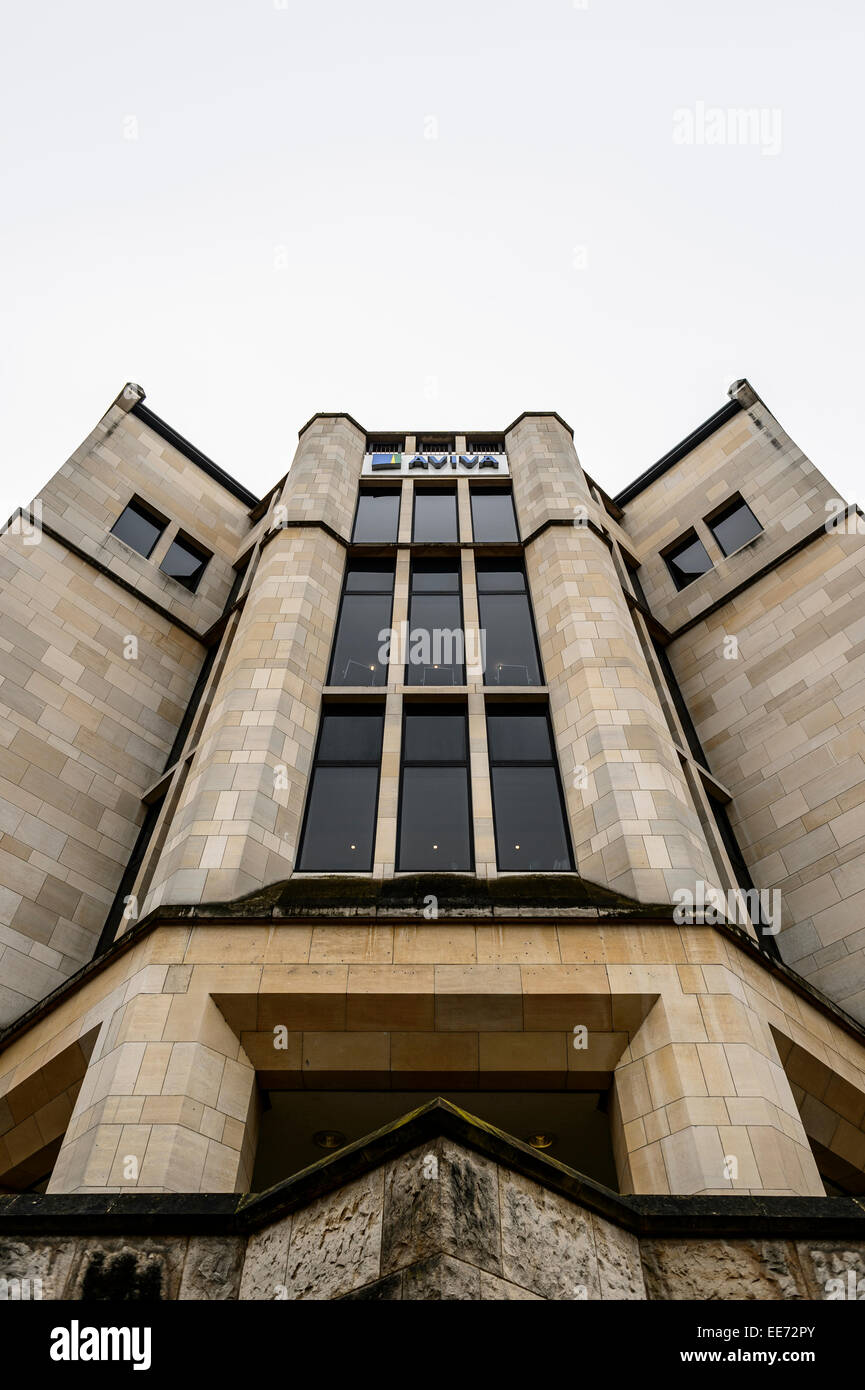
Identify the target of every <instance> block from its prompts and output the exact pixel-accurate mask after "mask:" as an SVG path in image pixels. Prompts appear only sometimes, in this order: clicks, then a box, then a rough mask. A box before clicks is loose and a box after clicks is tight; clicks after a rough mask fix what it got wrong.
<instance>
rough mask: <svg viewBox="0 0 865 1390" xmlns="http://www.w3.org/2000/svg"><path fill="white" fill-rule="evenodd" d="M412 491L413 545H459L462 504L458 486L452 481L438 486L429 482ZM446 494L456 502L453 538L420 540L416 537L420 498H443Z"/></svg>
mask: <svg viewBox="0 0 865 1390" xmlns="http://www.w3.org/2000/svg"><path fill="white" fill-rule="evenodd" d="M412 491H413V496H412V500H411V543H412V545H459V540H460V502H459V492H458V490H457V485H456V483H455V482H453V481H451V480H450V479H448V481H447V482H446V483H438V484H435V483H433V484H429V483H427V482H424V484H423V485H421V486H420V487H419V486H417V485H415V487H414V488H413V490H412ZM444 493H447V494H448V496H452V497H453V502H454V534H453V535H452V536H448V537H446V538H445V539H444V540H425V539H420V538H418V536H417V535H416V531H417V504H418V498H419V497H421V496H430V495H438V496H442V494H444Z"/></svg>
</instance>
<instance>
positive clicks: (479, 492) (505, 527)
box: [471, 487, 519, 541]
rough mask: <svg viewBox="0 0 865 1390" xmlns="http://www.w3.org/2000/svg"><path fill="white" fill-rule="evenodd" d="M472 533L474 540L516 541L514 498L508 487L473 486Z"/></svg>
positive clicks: (517, 538)
mask: <svg viewBox="0 0 865 1390" xmlns="http://www.w3.org/2000/svg"><path fill="white" fill-rule="evenodd" d="M471 498H472V534H473V536H474V539H475V540H476V541H518V540H519V535H518V534H517V518H516V516H515V514H514V500H513V497H512V496H511V490H510V488H509V487H474V488H472V490H471Z"/></svg>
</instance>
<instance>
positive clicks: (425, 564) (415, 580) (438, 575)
mask: <svg viewBox="0 0 865 1390" xmlns="http://www.w3.org/2000/svg"><path fill="white" fill-rule="evenodd" d="M411 591H412V593H413V594H424V593H426V594H458V593H459V591H460V566H459V560H458V559H453V560H415V562H414V564H413V565H412V570H411Z"/></svg>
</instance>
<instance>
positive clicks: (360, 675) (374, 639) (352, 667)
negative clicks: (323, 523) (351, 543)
mask: <svg viewBox="0 0 865 1390" xmlns="http://www.w3.org/2000/svg"><path fill="white" fill-rule="evenodd" d="M393 581H394V567H393V565H390V566H384V565H382V564H381V563H380V562H378V563H377V562H375V561H365V560H354V561H350V562H349V566H348V568H347V570H346V575H345V586H344V592H343V596H342V603H341V604H340V608H339V621H338V622H337V625H336V635H335V637H334V642H333V656H332V657H331V663H330V676H329V677H328V680H329V683H330V684H331V685H386V684H387V665H388V663H387V657H388V654H389V652H388V641H387V639H388V636H389V632H390V622H391V610H392V607H393Z"/></svg>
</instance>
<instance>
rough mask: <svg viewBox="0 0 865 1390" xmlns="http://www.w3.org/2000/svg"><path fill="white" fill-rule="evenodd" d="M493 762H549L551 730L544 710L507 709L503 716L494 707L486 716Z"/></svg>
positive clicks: (528, 707)
mask: <svg viewBox="0 0 865 1390" xmlns="http://www.w3.org/2000/svg"><path fill="white" fill-rule="evenodd" d="M487 732H488V735H489V749H490V761H491V762H496V763H513V762H529V763H538V762H550V761H552V757H553V750H552V746H551V744H550V726H549V723H548V720H547V715H546V712H545V711H544V710H537V709H533V708H532V707H531V706H530V705H528V706H526V708H525V709H513V708H508V709H507V710H502V711H501V712H499V711H497V710H496V707H495V705H491V706H490V708H489V713H488V714H487Z"/></svg>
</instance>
